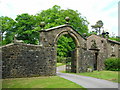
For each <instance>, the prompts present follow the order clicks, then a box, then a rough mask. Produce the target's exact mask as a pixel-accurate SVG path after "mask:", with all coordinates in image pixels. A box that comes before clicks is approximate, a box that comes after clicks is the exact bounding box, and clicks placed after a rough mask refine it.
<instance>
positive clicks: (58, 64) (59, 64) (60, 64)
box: [57, 63, 65, 67]
mask: <svg viewBox="0 0 120 90" xmlns="http://www.w3.org/2000/svg"><path fill="white" fill-rule="evenodd" d="M62 65H65V64H64V63H57V67H59V66H62Z"/></svg>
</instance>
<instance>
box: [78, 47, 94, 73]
mask: <svg viewBox="0 0 120 90" xmlns="http://www.w3.org/2000/svg"><path fill="white" fill-rule="evenodd" d="M79 52H80V53H81V54H80V56H79V58H80V60H79V72H86V71H87V68H88V67H91V68H93V69H94V65H93V64H94V59H95V58H94V52H92V51H87V50H84V49H80V51H79Z"/></svg>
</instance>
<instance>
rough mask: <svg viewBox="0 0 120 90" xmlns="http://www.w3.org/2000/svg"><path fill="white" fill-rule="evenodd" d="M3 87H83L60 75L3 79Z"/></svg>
mask: <svg viewBox="0 0 120 90" xmlns="http://www.w3.org/2000/svg"><path fill="white" fill-rule="evenodd" d="M2 88H83V87H82V86H80V85H78V84H76V83H73V82H71V81H69V80H66V79H64V78H61V77H58V76H51V77H32V78H13V79H3V82H2Z"/></svg>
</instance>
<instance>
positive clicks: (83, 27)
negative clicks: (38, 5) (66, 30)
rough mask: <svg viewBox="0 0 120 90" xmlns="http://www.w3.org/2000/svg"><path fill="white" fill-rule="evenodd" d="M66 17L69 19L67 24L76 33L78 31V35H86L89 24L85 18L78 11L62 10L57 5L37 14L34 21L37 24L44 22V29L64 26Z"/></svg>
mask: <svg viewBox="0 0 120 90" xmlns="http://www.w3.org/2000/svg"><path fill="white" fill-rule="evenodd" d="M66 16H68V17H70V22H69V23H70V25H71V26H73V28H74V29H75V30H76V31H78V32H79V33H80V34H82V33H88V24H89V23H88V21H87V20H86V18H84V17H82V16H81V14H80V13H79V12H78V11H74V10H72V9H67V10H64V9H61V8H60V6H57V5H55V6H53V7H52V8H49V9H47V10H43V11H42V12H40V13H37V14H36V20H37V23H38V24H39V23H40V21H44V22H45V23H46V26H45V28H51V27H55V26H59V25H63V24H65V23H66V21H65V17H66Z"/></svg>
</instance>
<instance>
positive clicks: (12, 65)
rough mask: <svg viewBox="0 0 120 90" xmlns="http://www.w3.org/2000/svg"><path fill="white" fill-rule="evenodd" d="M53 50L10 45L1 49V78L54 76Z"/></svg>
mask: <svg viewBox="0 0 120 90" xmlns="http://www.w3.org/2000/svg"><path fill="white" fill-rule="evenodd" d="M55 64H56V61H55V55H54V48H51V47H46V48H45V47H41V46H39V45H26V44H11V45H8V46H4V47H2V77H3V78H13V77H31V76H40V75H47V76H49V75H55V74H56V73H55V69H56V67H55Z"/></svg>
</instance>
